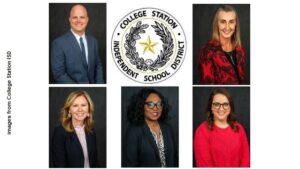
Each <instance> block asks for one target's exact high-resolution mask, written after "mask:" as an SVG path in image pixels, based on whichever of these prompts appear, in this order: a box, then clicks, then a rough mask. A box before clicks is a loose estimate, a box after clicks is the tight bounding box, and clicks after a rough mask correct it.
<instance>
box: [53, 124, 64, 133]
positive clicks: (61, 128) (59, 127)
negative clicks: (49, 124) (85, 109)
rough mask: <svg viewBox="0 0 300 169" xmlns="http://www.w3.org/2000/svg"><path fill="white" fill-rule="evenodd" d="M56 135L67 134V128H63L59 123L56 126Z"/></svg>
mask: <svg viewBox="0 0 300 169" xmlns="http://www.w3.org/2000/svg"><path fill="white" fill-rule="evenodd" d="M53 134H54V135H65V134H67V132H66V130H65V129H64V128H63V126H62V125H58V126H56V127H55V128H54V132H53Z"/></svg>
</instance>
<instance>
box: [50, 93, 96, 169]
mask: <svg viewBox="0 0 300 169" xmlns="http://www.w3.org/2000/svg"><path fill="white" fill-rule="evenodd" d="M93 112H94V105H93V102H92V100H91V98H90V96H89V94H88V93H87V92H86V91H75V92H72V93H71V94H70V95H69V97H68V98H67V100H66V102H65V104H64V107H63V108H62V111H61V117H60V121H61V125H60V126H57V127H56V128H55V129H54V133H53V137H52V149H51V153H52V162H53V165H54V167H65V168H69V167H73V168H89V167H98V162H97V148H96V135H95V132H94V131H93Z"/></svg>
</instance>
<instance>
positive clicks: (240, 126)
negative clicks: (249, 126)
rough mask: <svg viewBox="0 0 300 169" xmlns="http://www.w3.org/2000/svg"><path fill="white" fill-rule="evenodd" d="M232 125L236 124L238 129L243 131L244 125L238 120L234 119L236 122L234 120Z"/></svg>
mask: <svg viewBox="0 0 300 169" xmlns="http://www.w3.org/2000/svg"><path fill="white" fill-rule="evenodd" d="M234 125H236V126H237V127H238V128H239V130H243V131H244V130H245V129H244V126H243V125H242V124H241V123H240V122H237V121H236V122H234Z"/></svg>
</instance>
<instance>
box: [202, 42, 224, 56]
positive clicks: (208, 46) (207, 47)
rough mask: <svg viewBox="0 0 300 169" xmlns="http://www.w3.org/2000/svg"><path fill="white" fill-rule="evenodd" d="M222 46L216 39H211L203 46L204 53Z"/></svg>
mask: <svg viewBox="0 0 300 169" xmlns="http://www.w3.org/2000/svg"><path fill="white" fill-rule="evenodd" d="M219 48H220V43H219V42H218V41H216V40H214V39H210V40H209V41H208V42H207V43H206V44H204V45H203V46H202V47H201V51H202V53H208V52H210V51H216V50H218V49H219Z"/></svg>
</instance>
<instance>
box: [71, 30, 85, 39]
mask: <svg viewBox="0 0 300 169" xmlns="http://www.w3.org/2000/svg"><path fill="white" fill-rule="evenodd" d="M71 32H72V34H73V35H74V36H75V38H76V39H77V41H78V42H79V39H80V37H82V39H83V40H85V33H83V35H81V36H79V35H78V34H76V33H75V32H74V31H73V30H72V29H71Z"/></svg>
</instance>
